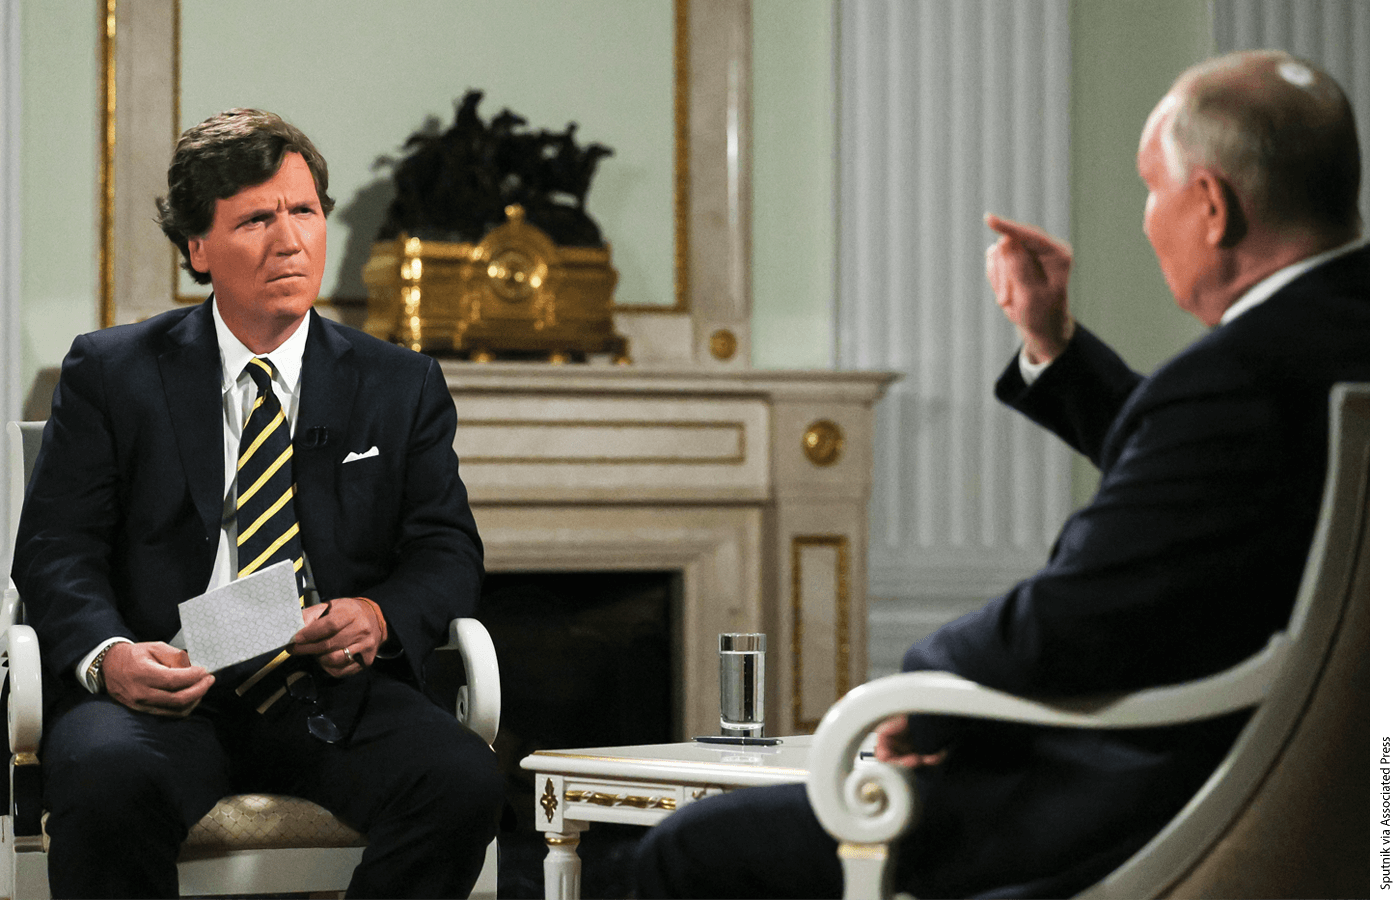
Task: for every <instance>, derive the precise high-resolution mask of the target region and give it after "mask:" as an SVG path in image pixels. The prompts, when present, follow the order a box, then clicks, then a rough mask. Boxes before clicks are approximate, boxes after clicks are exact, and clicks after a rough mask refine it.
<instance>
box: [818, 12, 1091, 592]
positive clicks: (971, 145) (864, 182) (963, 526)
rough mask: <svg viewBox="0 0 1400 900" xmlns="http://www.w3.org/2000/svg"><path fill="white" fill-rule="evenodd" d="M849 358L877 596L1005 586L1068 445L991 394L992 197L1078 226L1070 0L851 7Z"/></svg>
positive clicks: (997, 320)
mask: <svg viewBox="0 0 1400 900" xmlns="http://www.w3.org/2000/svg"><path fill="white" fill-rule="evenodd" d="M840 15H841V21H840V89H841V133H840V142H841V185H842V186H841V198H840V203H841V212H840V223H841V224H840V228H841V247H842V249H841V258H840V267H841V275H840V304H839V311H838V316H837V325H838V342H839V346H838V357H839V361H840V364H841V365H842V366H843V367H848V368H861V369H894V370H898V371H900V372H903V373H904V378H903V380H902V381H900V382H899V383H897V384H896V385H894V387H893V388H892V389H891V391H890V392H889V394H888V395H887V396H886V398H885V399H884V401H883V402H882V404H881V406H880V407H879V414H878V421H877V428H876V442H875V446H876V448H877V458H876V461H875V496H874V499H873V501H872V506H871V544H870V572H871V590H872V596H875V597H881V596H903V597H911V596H920V597H947V598H968V597H972V596H981V595H985V594H988V593H991V592H992V591H999V590H1005V588H1006V587H1007V586H1009V584H1010V582H1011V581H1012V580H1014V579H1015V578H1018V577H1021V576H1023V575H1026V574H1028V573H1030V572H1031V571H1034V570H1035V568H1037V567H1038V566H1039V565H1040V564H1041V563H1042V562H1043V561H1044V558H1045V552H1046V549H1047V547H1048V546H1049V542H1050V541H1051V540H1052V539H1053V536H1054V534H1055V532H1056V531H1057V530H1058V528H1059V526H1060V524H1061V522H1062V521H1063V519H1064V517H1065V515H1066V514H1067V511H1068V506H1069V495H1070V475H1069V454H1068V451H1067V450H1065V449H1064V448H1063V447H1062V446H1061V445H1059V443H1058V442H1056V441H1055V440H1054V439H1053V438H1050V437H1048V436H1046V435H1045V434H1043V433H1042V432H1040V431H1039V430H1038V429H1036V428H1035V427H1034V426H1032V425H1030V424H1029V423H1027V422H1024V421H1021V420H1020V419H1019V417H1018V416H1016V415H1015V414H1014V413H1012V412H1010V411H1008V410H1006V409H1005V408H1004V407H1002V406H1001V405H1000V404H999V403H998V402H997V401H996V400H995V398H994V397H993V395H992V390H993V384H994V382H995V380H996V377H997V375H998V374H999V373H1000V371H1001V369H1002V368H1003V367H1004V366H1005V365H1006V364H1007V362H1008V361H1009V360H1010V359H1011V357H1012V354H1013V353H1014V352H1015V350H1016V348H1017V346H1018V341H1017V338H1016V335H1015V332H1014V329H1012V327H1011V326H1010V325H1009V324H1008V323H1007V322H1006V320H1005V318H1004V317H1003V316H1002V314H1001V312H1000V310H998V309H997V307H996V304H995V303H994V302H993V299H992V295H991V291H990V288H989V287H988V286H987V284H986V281H985V279H984V276H983V264H984V260H983V251H984V249H985V248H986V246H987V245H988V244H989V243H990V242H991V240H992V234H991V232H990V231H988V230H987V229H986V228H985V227H984V226H983V224H982V214H983V212H984V211H987V210H995V211H997V212H998V213H1000V214H1003V215H1006V216H1010V217H1014V218H1019V219H1024V220H1027V221H1030V222H1035V223H1038V224H1040V225H1042V226H1044V227H1045V228H1047V229H1048V230H1050V231H1051V232H1053V233H1056V234H1060V235H1066V236H1067V235H1068V233H1069V113H1070V109H1069V84H1070V41H1069V5H1068V2H1067V0H940V2H935V3H929V2H921V0H847V2H844V3H843V4H842V5H841V13H840Z"/></svg>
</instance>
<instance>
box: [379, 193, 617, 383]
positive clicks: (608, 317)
mask: <svg viewBox="0 0 1400 900" xmlns="http://www.w3.org/2000/svg"><path fill="white" fill-rule="evenodd" d="M364 279H365V284H366V285H367V286H368V287H369V315H368V318H367V319H366V321H365V325H364V329H365V331H367V332H369V333H370V334H372V335H374V336H376V337H380V338H383V339H385V340H388V341H393V342H394V343H397V344H403V345H404V346H406V347H411V348H412V349H414V350H419V351H422V352H425V353H444V354H453V355H462V356H466V357H469V358H471V359H474V360H476V361H479V362H486V361H490V360H493V359H497V358H501V357H514V358H540V359H548V360H550V361H553V362H563V361H567V360H571V359H579V358H582V357H583V356H585V355H587V354H610V355H611V356H612V358H613V360H614V361H615V362H619V363H625V362H628V358H627V339H626V338H624V337H621V336H620V335H618V334H617V333H616V332H615V331H614V330H613V322H612V292H613V288H614V287H616V285H617V270H616V269H614V268H613V267H612V262H611V259H610V251H609V248H608V246H607V245H606V244H604V245H602V246H601V247H561V246H558V245H556V244H555V243H554V242H553V241H552V240H550V238H549V236H548V235H546V234H545V233H544V232H543V231H541V230H540V229H538V228H536V227H535V226H533V225H531V224H530V223H528V222H526V221H525V210H524V208H523V207H521V206H519V205H513V206H510V207H508V208H507V209H506V222H505V224H503V225H501V226H499V227H497V228H495V229H493V230H492V231H490V232H488V233H487V234H486V236H485V237H483V238H482V239H481V242H480V243H477V244H471V243H460V242H449V241H426V240H420V239H419V238H415V237H407V236H403V237H400V238H399V239H398V240H395V241H379V242H377V243H375V245H374V247H373V249H372V251H371V253H370V258H369V263H368V264H366V266H365V270H364Z"/></svg>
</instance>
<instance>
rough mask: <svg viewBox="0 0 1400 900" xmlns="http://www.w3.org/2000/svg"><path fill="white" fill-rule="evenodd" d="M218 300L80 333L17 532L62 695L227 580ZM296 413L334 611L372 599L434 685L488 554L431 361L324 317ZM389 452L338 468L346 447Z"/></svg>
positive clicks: (18, 559) (303, 486) (31, 615)
mask: <svg viewBox="0 0 1400 900" xmlns="http://www.w3.org/2000/svg"><path fill="white" fill-rule="evenodd" d="M213 316H214V311H213V304H212V300H211V301H206V302H205V303H204V304H202V305H200V306H198V307H193V308H187V309H179V310H174V311H171V312H168V313H164V314H162V315H159V316H156V317H154V318H152V319H149V320H147V321H145V322H142V323H140V324H136V325H128V326H122V327H117V328H109V329H106V330H104V331H98V332H94V333H92V334H85V335H81V336H79V337H78V338H77V339H76V340H75V341H74V342H73V346H72V349H71V350H70V351H69V353H68V356H67V358H66V359H65V360H64V362H63V370H62V375H61V377H60V380H59V384H58V388H57V389H56V390H55V392H54V404H53V413H52V417H51V418H50V419H49V423H48V425H47V427H46V428H45V432H44V443H43V449H42V450H41V452H40V455H39V458H38V461H37V464H36V468H35V471H34V475H33V477H32V479H31V480H30V485H29V491H28V494H27V498H26V501H25V506H24V514H23V517H22V519H21V521H20V527H19V534H18V540H17V544H16V552H15V562H14V576H13V577H14V580H15V584H16V585H17V586H18V588H19V590H20V596H21V597H22V598H23V599H24V602H25V610H26V614H27V616H28V621H29V622H30V624H32V625H33V626H34V628H35V630H36V631H37V633H38V636H39V642H40V646H41V648H42V651H43V659H44V663H45V667H46V669H47V672H48V673H49V674H51V675H53V676H54V677H56V678H57V679H59V683H60V684H63V685H65V686H67V687H73V686H75V680H74V678H73V676H72V670H73V669H74V667H75V666H76V665H77V663H78V662H79V660H81V659H82V657H83V656H84V655H85V654H87V653H88V652H89V651H90V650H92V648H93V647H94V646H96V645H97V644H98V643H99V642H100V641H101V640H103V639H104V638H108V637H114V636H123V637H128V638H131V639H132V640H135V641H168V640H169V639H170V638H171V637H173V636H174V635H175V633H176V631H177V630H179V627H180V622H179V614H178V612H177V610H176V604H178V603H180V602H181V601H184V600H187V599H189V598H190V597H193V596H195V595H197V594H200V593H202V592H203V591H204V590H205V588H206V587H207V586H208V582H209V576H210V573H211V572H212V571H213V563H214V553H215V549H216V547H217V542H218V537H219V528H220V516H221V514H222V504H223V488H224V472H223V466H224V462H223V432H222V428H223V425H222V416H223V411H222V410H223V408H222V399H221V394H220V370H219V365H220V363H219V349H218V342H217V338H216V336H215V331H214V320H213ZM307 326H308V328H309V333H308V337H307V342H306V350H305V353H304V355H303V363H302V384H301V395H300V397H301V399H300V408H299V412H298V415H297V428H296V435H295V436H294V441H295V445H296V451H295V456H294V460H295V465H296V480H297V495H296V510H297V518H298V521H299V523H300V525H301V539H302V547H303V550H304V552H305V553H306V556H307V558H308V559H309V560H310V564H311V570H312V574H313V575H314V576H315V579H316V586H317V589H318V591H319V592H320V594H321V596H322V597H323V598H335V597H343V596H363V597H368V598H370V599H372V600H374V601H375V602H377V603H378V604H379V606H380V608H381V609H382V610H383V612H384V617H385V619H386V621H387V622H388V624H389V628H390V631H391V633H392V635H393V636H394V637H395V638H397V639H398V640H399V641H400V642H401V643H402V645H403V648H404V654H403V657H402V658H401V659H400V660H398V661H397V663H396V665H398V666H400V667H404V666H406V669H407V672H405V673H404V675H405V677H411V678H413V679H415V680H418V681H419V682H420V686H421V679H422V674H423V666H424V660H425V658H426V657H427V655H428V653H429V652H430V651H431V650H432V648H433V647H434V646H436V645H438V644H439V643H440V642H441V641H442V639H443V635H444V634H445V629H446V625H447V622H448V621H449V620H450V619H452V618H454V617H458V616H467V615H471V614H472V612H473V610H474V608H475V604H476V601H477V598H478V596H479V594H480V585H481V576H482V547H481V540H480V538H479V537H478V535H477V531H476V524H475V522H474V521H473V518H472V514H471V511H470V509H469V507H468V504H467V494H466V490H465V488H464V487H463V485H462V482H461V479H460V477H459V475H458V460H457V456H456V453H455V452H454V451H453V449H452V440H453V436H454V435H455V433H456V427H457V412H456V408H455V406H454V404H453V402H452V398H451V396H450V395H449V393H448V391H447V386H446V383H445V382H444V380H443V376H442V370H441V368H440V367H439V366H438V364H437V363H436V362H435V361H434V360H432V359H431V358H429V357H426V356H423V355H421V354H418V353H413V352H411V351H408V350H405V349H403V348H400V347H395V346H393V345H391V344H388V343H386V342H384V341H380V340H377V339H375V338H371V337H369V336H368V335H365V334H364V333H362V332H359V331H356V330H354V329H351V328H347V327H344V326H341V325H337V324H335V323H331V322H327V321H325V320H323V319H321V318H320V316H318V315H317V314H316V313H315V312H314V311H312V313H311V314H310V321H309V322H308V323H307ZM372 447H378V448H379V454H378V456H375V457H371V458H368V459H363V460H357V461H354V462H350V463H342V460H344V459H345V457H346V455H347V454H348V453H363V452H365V451H367V450H369V449H370V448H372Z"/></svg>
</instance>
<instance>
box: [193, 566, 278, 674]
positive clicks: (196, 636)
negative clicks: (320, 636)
mask: <svg viewBox="0 0 1400 900" xmlns="http://www.w3.org/2000/svg"><path fill="white" fill-rule="evenodd" d="M179 609H180V630H181V632H182V633H183V634H184V637H185V646H186V648H187V649H188V650H189V654H190V663H191V664H192V665H196V666H203V667H204V668H206V669H208V670H209V671H210V672H214V671H217V670H218V669H222V668H225V667H227V666H231V665H234V664H235V663H240V662H243V661H244V660H245V659H252V658H253V657H255V656H258V655H260V654H263V653H266V652H267V651H269V650H276V649H277V648H278V647H283V646H285V645H287V644H289V643H291V640H292V635H294V634H296V633H297V632H298V631H300V630H301V626H302V618H301V600H300V597H299V596H298V594H297V576H296V572H295V571H294V570H293V569H292V564H291V563H290V562H288V561H286V560H283V561H282V562H280V563H277V564H276V565H274V566H269V567H268V568H266V569H263V570H261V571H258V572H254V573H253V574H252V575H249V576H248V577H246V578H240V579H238V580H237V581H234V582H230V583H229V584H226V585H224V586H223V587H220V588H215V589H214V590H212V591H209V592H207V593H204V594H200V595H199V596H198V597H193V598H191V599H189V600H186V601H185V602H184V603H181V604H180V607H179Z"/></svg>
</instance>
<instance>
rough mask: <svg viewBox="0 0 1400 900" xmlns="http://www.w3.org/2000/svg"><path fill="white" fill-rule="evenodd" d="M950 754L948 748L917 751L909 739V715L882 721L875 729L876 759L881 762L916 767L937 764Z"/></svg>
mask: <svg viewBox="0 0 1400 900" xmlns="http://www.w3.org/2000/svg"><path fill="white" fill-rule="evenodd" d="M947 755H948V751H947V750H940V751H939V752H937V753H915V752H914V745H913V744H912V743H910V741H909V717H908V716H895V717H894V718H892V719H886V720H885V721H883V722H881V723H880V727H878V728H876V729H875V759H876V760H878V761H879V762H884V763H890V764H892V765H896V766H905V767H906V768H910V769H914V768H917V767H919V766H936V765H938V764H939V763H941V762H943V760H944V758H945V757H946V756H947Z"/></svg>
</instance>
